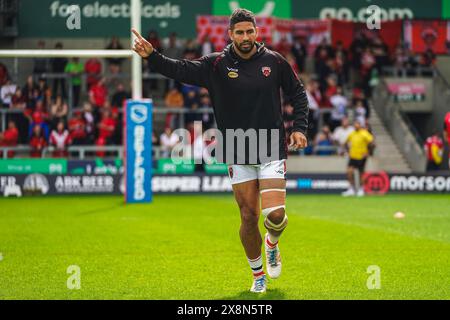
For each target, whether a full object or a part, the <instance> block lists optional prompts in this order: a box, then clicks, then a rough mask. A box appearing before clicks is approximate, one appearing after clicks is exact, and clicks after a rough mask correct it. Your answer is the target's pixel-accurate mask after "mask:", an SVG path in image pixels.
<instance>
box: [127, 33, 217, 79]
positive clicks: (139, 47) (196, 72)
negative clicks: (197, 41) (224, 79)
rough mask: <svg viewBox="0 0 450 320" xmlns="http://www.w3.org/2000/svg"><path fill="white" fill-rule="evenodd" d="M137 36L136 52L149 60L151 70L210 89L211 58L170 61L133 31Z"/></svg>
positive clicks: (134, 48) (135, 41)
mask: <svg viewBox="0 0 450 320" xmlns="http://www.w3.org/2000/svg"><path fill="white" fill-rule="evenodd" d="M131 31H132V32H133V33H134V35H135V36H136V39H135V40H134V47H133V48H132V49H133V51H134V52H136V53H137V54H138V55H140V56H141V57H142V58H144V59H148V63H149V66H150V69H151V70H152V71H156V72H158V73H161V74H162V75H164V76H166V77H169V78H172V79H175V80H177V81H180V82H184V83H187V84H192V85H196V86H200V87H208V69H209V57H208V56H205V57H202V58H200V59H198V60H193V61H190V60H175V59H170V58H168V57H166V56H164V55H162V54H160V53H159V52H157V51H156V50H154V48H153V46H152V44H151V43H150V42H148V41H147V40H146V39H144V37H142V36H141V35H140V34H139V32H137V31H136V29H134V28H133V29H131Z"/></svg>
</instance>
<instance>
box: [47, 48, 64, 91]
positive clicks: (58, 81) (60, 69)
mask: <svg viewBox="0 0 450 320" xmlns="http://www.w3.org/2000/svg"><path fill="white" fill-rule="evenodd" d="M55 49H56V50H62V49H63V45H62V43H61V42H58V43H57V44H56V45H55ZM67 62H68V60H67V58H52V59H50V66H51V70H52V73H55V74H57V78H55V79H54V80H53V90H52V92H53V97H56V95H58V94H61V95H62V96H63V98H64V99H65V98H67V94H66V79H65V78H64V73H65V70H66V65H67ZM59 87H61V92H59Z"/></svg>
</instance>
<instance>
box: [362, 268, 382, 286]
mask: <svg viewBox="0 0 450 320" xmlns="http://www.w3.org/2000/svg"><path fill="white" fill-rule="evenodd" d="M367 273H368V274H369V277H368V278H367V282H366V286H367V289H369V290H375V289H381V269H380V267H379V266H377V265H371V266H368V267H367Z"/></svg>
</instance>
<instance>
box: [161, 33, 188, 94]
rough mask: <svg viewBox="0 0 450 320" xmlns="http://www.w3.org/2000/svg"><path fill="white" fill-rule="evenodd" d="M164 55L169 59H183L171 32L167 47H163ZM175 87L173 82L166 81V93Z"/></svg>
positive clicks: (174, 34) (174, 35) (174, 36)
mask: <svg viewBox="0 0 450 320" xmlns="http://www.w3.org/2000/svg"><path fill="white" fill-rule="evenodd" d="M163 50H164V55H166V56H167V57H169V58H172V59H176V60H180V59H182V58H183V49H182V48H181V46H180V45H179V43H178V40H177V34H176V33H175V32H172V33H171V34H170V36H169V39H168V43H167V45H165V46H164V48H163ZM175 85H176V82H175V80H173V79H166V91H168V90H170V89H172V88H173V87H174V86H175Z"/></svg>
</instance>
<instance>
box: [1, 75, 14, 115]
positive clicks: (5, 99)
mask: <svg viewBox="0 0 450 320" xmlns="http://www.w3.org/2000/svg"><path fill="white" fill-rule="evenodd" d="M16 89H17V86H16V85H15V84H14V83H12V81H11V80H7V81H6V83H5V85H3V86H2V88H1V89H0V99H1V101H2V105H3V108H5V109H7V108H9V107H10V105H11V102H12V97H13V96H14V94H15V93H16Z"/></svg>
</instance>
